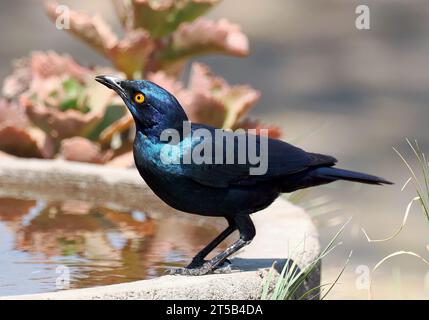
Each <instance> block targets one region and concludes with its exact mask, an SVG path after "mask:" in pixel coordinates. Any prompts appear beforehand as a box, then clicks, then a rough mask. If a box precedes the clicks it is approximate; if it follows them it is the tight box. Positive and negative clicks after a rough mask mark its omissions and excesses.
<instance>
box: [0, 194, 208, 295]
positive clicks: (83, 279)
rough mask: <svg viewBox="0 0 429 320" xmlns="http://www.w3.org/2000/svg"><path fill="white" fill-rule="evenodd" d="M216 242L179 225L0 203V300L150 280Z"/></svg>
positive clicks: (68, 207) (73, 206)
mask: <svg viewBox="0 0 429 320" xmlns="http://www.w3.org/2000/svg"><path fill="white" fill-rule="evenodd" d="M215 235H216V230H214V228H208V227H205V226H199V225H196V224H193V223H191V222H189V221H184V220H183V219H180V218H175V217H169V218H162V219H160V220H154V219H151V218H149V217H148V216H147V215H146V214H145V213H144V212H140V211H133V212H119V211H113V210H111V209H108V208H102V207H95V206H92V205H91V204H89V203H85V202H80V201H79V202H78V201H67V202H62V203H47V202H45V201H43V200H20V199H13V198H0V296H1V295H15V294H26V293H37V292H49V291H56V290H61V289H68V288H84V287H91V286H100V285H108V284H115V283H120V282H128V281H134V280H141V279H150V278H153V277H157V276H160V275H162V274H163V273H164V272H165V271H166V270H167V269H168V267H171V266H183V265H185V264H186V263H187V262H188V260H189V259H190V258H191V257H192V256H193V255H194V254H195V253H196V252H197V250H198V249H200V248H201V247H202V246H203V245H204V244H206V243H208V242H209V241H210V240H211V239H212V238H213V237H214V236H215Z"/></svg>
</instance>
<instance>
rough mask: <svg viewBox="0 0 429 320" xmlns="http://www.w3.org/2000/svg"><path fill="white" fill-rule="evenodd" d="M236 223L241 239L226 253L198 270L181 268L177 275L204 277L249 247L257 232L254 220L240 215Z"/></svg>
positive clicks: (227, 249)
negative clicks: (233, 255) (245, 247)
mask: <svg viewBox="0 0 429 320" xmlns="http://www.w3.org/2000/svg"><path fill="white" fill-rule="evenodd" d="M234 221H235V223H236V225H237V228H238V231H239V232H240V238H239V239H238V240H237V241H236V242H234V243H233V244H232V245H230V246H229V247H228V248H226V250H225V251H223V252H221V253H219V254H218V255H217V256H215V257H214V258H212V259H211V260H209V261H207V262H204V263H203V265H202V266H200V267H197V268H192V269H190V268H181V269H177V272H175V274H182V275H192V276H193V275H204V274H208V273H210V272H212V271H213V270H215V269H216V268H217V267H218V266H219V265H221V264H222V263H223V262H224V261H225V260H226V259H227V258H228V257H229V256H230V255H232V254H234V253H235V252H237V251H238V250H240V249H241V248H243V247H244V246H246V245H248V244H249V243H250V242H251V241H252V239H253V238H254V236H255V234H256V231H255V226H254V225H253V222H252V220H251V219H250V217H249V216H248V215H239V216H236V217H234Z"/></svg>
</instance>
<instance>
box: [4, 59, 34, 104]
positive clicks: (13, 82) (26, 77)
mask: <svg viewBox="0 0 429 320" xmlns="http://www.w3.org/2000/svg"><path fill="white" fill-rule="evenodd" d="M30 81H31V69H30V61H29V59H28V58H23V59H18V60H15V61H14V63H13V73H12V74H11V75H9V76H7V77H6V78H5V79H4V81H3V87H2V95H3V97H5V98H7V99H14V98H16V97H17V96H18V95H20V94H21V93H23V92H25V91H26V90H27V89H28V87H29V84H30Z"/></svg>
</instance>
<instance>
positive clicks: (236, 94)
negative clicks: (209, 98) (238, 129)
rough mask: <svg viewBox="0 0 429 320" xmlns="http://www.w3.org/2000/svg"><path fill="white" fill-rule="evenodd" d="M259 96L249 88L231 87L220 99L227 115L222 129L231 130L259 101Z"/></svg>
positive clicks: (244, 86) (242, 86)
mask: <svg viewBox="0 0 429 320" xmlns="http://www.w3.org/2000/svg"><path fill="white" fill-rule="evenodd" d="M260 96H261V94H260V93H259V91H257V90H255V89H253V88H252V87H250V86H246V85H241V86H233V87H231V88H230V89H229V90H228V91H227V92H226V93H225V94H223V95H222V97H221V99H222V101H223V103H224V104H225V107H226V109H227V110H228V114H227V116H226V119H225V122H224V124H223V125H224V128H232V127H233V126H234V124H235V123H237V122H238V121H239V120H240V119H241V118H242V117H243V116H244V115H245V114H246V113H247V112H248V111H249V110H250V109H251V108H252V107H253V106H254V105H255V103H256V102H257V101H258V100H259V98H260Z"/></svg>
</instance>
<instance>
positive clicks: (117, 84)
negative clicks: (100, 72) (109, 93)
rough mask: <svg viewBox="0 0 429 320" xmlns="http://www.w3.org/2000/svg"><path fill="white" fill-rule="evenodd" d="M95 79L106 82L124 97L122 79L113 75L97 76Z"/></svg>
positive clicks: (105, 83) (102, 82) (107, 85)
mask: <svg viewBox="0 0 429 320" xmlns="http://www.w3.org/2000/svg"><path fill="white" fill-rule="evenodd" d="M95 80H96V81H98V82H100V83H101V84H104V85H105V86H106V87H108V88H110V89H112V90H114V91H115V92H116V93H117V94H119V96H121V97H124V96H125V91H124V89H123V88H122V86H121V83H122V81H123V80H122V79H119V78H116V77H112V76H96V77H95Z"/></svg>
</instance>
